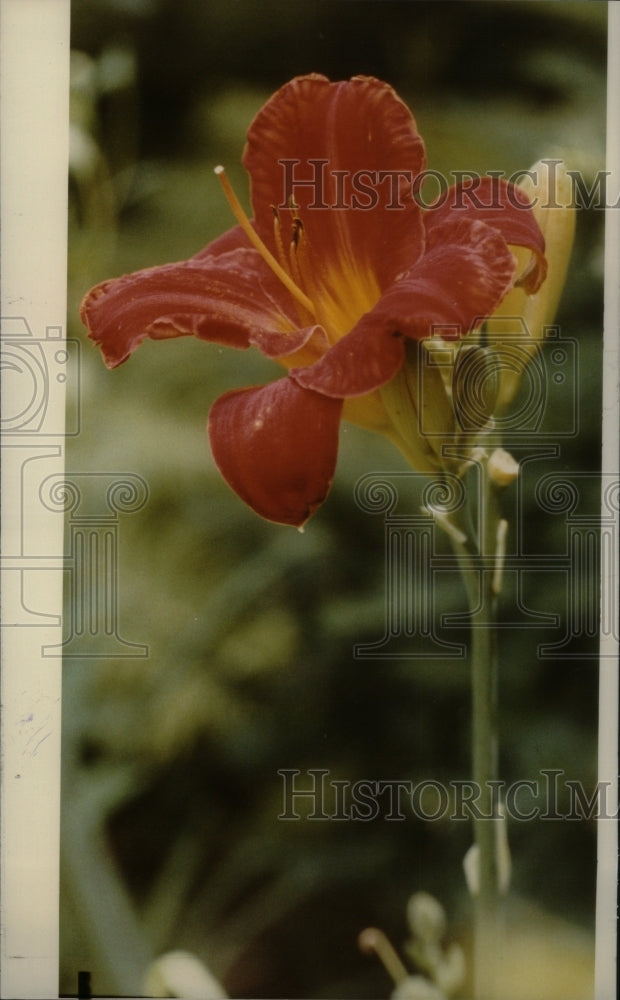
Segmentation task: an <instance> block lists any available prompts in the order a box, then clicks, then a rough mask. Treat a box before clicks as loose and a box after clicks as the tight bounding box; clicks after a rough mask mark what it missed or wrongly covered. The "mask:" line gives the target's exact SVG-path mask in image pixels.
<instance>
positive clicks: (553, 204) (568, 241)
mask: <svg viewBox="0 0 620 1000" xmlns="http://www.w3.org/2000/svg"><path fill="white" fill-rule="evenodd" d="M519 186H520V187H521V188H522V189H523V190H524V191H525V193H526V194H527V195H528V196H529V197H530V199H531V200H532V202H533V205H534V208H533V211H534V216H535V218H536V221H537V222H538V225H539V226H540V228H541V230H542V233H543V236H544V238H545V256H546V258H547V264H548V271H547V277H546V278H545V280H544V282H543V283H542V285H541V287H540V289H539V290H538V291H537V292H536V294H534V295H528V294H527V293H526V292H525V291H524V290H523V289H522V288H519V287H516V288H514V289H513V290H512V291H511V292H509V293H508V295H507V296H506V298H505V299H504V300H503V302H502V303H501V304H500V306H499V308H498V309H497V310H496V312H495V313H494V314H493V317H492V320H493V321H492V323H491V324H490V329H489V336H490V340H491V343H492V342H493V340H495V339H496V340H497V342H498V352H499V354H500V357H501V353H502V350H501V341H502V337H503V336H506V337H507V338H508V340H509V344H508V343H507V347H506V351H507V355H509V363H507V364H506V365H501V364H500V385H499V394H498V399H497V406H498V409H499V410H502V409H504V408H505V407H506V406H507V405H508V404H509V403H510V401H511V400H512V399H513V398H514V396H515V394H516V392H517V390H518V388H519V384H520V382H521V377H522V375H523V371H524V369H525V366H526V364H527V362H528V360H529V358H530V357H531V356H532V355H533V354H534V353H535V352H536V351H537V350H538V348H539V346H540V344H541V342H542V341H543V340H544V336H545V328H546V327H548V326H549V325H550V324H551V323H552V322H553V320H554V317H555V314H556V311H557V307H558V304H559V301H560V296H561V294H562V289H563V287H564V282H565V280H566V272H567V269H568V264H569V260H570V255H571V250H572V246H573V240H574V235H575V207H574V198H573V190H572V182H571V178H570V177H569V175H568V173H567V171H566V168H565V166H564V164H563V163H562V162H561V161H558V160H539V161H538V163H535V164H534V166H533V167H531V169H530V170H528V171H527V172H526V174H525V176H524V179H523V181H522V182H521V183H520V184H519ZM512 249H513V253H514V254H515V256H516V258H517V261H518V263H519V270H520V271H522V270H524V269H525V267H526V266H527V262H528V258H529V254H528V252H527V251H524V250H523V249H522V248H519V247H516V248H515V247H513V248H512ZM521 320H522V321H523V323H522V322H521Z"/></svg>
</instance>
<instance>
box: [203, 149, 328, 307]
mask: <svg viewBox="0 0 620 1000" xmlns="http://www.w3.org/2000/svg"><path fill="white" fill-rule="evenodd" d="M215 173H216V174H217V177H218V180H219V182H220V184H221V185H222V188H223V190H224V194H225V195H226V199H227V201H228V204H229V205H230V207H231V209H232V212H233V215H234V216H235V218H236V219H237V222H238V223H239V225H240V226H241V228H242V229H243V231H244V233H245V234H246V236H247V238H248V239H249V241H250V243H251V244H252V246H253V247H254V248H255V249H256V250H258V252H259V254H260V255H261V257H262V258H263V260H264V261H265V263H266V264H268V265H269V267H270V268H271V270H272V271H273V273H274V274H275V275H276V277H278V278H279V279H280V281H281V282H282V284H283V285H285V287H286V288H288V290H289V292H290V293H291V295H293V296H294V298H296V299H297V301H298V302H299V303H300V305H302V306H303V307H304V309H307V311H308V312H309V313H311V315H312V316H314V315H315V310H314V306H313V305H312V302H311V301H310V299H309V298H308V296H307V295H304V293H303V292H302V291H301V289H300V288H298V287H297V285H296V284H295V282H294V281H293V279H292V278H291V276H290V275H289V274H287V273H286V271H285V270H284V268H283V267H281V265H280V264H278V261H277V260H276V258H275V257H274V256H273V254H272V253H271V252H270V251H269V250H268V249H267V247H266V246H265V244H264V243H263V241H262V240H261V238H260V236H259V235H258V233H257V232H256V230H255V229H253V227H252V225H251V223H250V220H249V219H248V217H247V215H246V214H245V212H244V210H243V208H242V206H241V203H240V201H239V199H238V198H237V196H236V194H235V192H234V191H233V189H232V187H231V185H230V181H229V180H228V178H227V176H226V172H225V170H224V167H215Z"/></svg>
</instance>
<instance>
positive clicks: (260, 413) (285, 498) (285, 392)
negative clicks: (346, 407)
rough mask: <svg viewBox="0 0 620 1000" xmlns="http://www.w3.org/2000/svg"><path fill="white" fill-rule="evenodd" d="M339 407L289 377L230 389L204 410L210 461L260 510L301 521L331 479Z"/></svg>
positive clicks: (323, 494)
mask: <svg viewBox="0 0 620 1000" xmlns="http://www.w3.org/2000/svg"><path fill="white" fill-rule="evenodd" d="M341 410H342V403H341V401H340V400H336V399H329V398H328V397H326V396H322V395H320V394H319V393H316V392H309V391H308V390H306V389H302V388H300V387H299V386H298V385H296V384H295V382H293V381H292V380H291V379H289V378H283V379H279V381H277V382H273V383H271V385H267V386H264V387H260V388H249V389H236V390H233V391H232V392H228V393H226V394H225V395H224V396H221V397H220V398H219V399H217V400H216V401H215V403H214V404H213V406H212V407H211V412H210V413H209V422H208V431H209V439H210V442H211V450H212V452H213V457H214V459H215V463H216V465H217V466H218V468H219V470H220V472H221V474H222V475H223V477H224V479H226V481H227V482H228V484H229V485H230V486H231V487H232V489H233V490H234V491H235V492H236V493H237V494H238V495H239V496H240V497H241V499H242V500H244V501H245V503H247V504H248V505H249V506H250V507H252V508H253V510H255V511H256V513H257V514H260V515H261V517H266V518H267V519H268V520H270V521H276V522H277V523H279V524H292V525H295V526H296V527H302V525H304V524H305V522H306V521H307V520H308V518H309V517H310V516H311V515H312V513H313V512H314V511H315V510H316V508H317V507H318V506H319V505H320V504H321V503H322V502H323V500H324V499H325V497H326V496H327V494H328V492H329V489H330V486H331V484H332V480H333V478H334V471H335V468H336V458H337V455H338V429H339V425H340V415H341Z"/></svg>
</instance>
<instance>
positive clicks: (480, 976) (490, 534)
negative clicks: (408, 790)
mask: <svg viewBox="0 0 620 1000" xmlns="http://www.w3.org/2000/svg"><path fill="white" fill-rule="evenodd" d="M478 468H479V473H480V503H479V533H478V534H479V538H478V542H477V544H476V546H475V547H474V546H473V545H472V543H471V542H468V543H465V544H463V545H461V546H459V545H456V546H455V549H456V551H457V555H458V557H459V563H460V568H461V572H462V576H463V580H464V583H465V588H466V590H467V596H468V603H469V610H470V616H471V617H470V626H471V684H472V771H473V774H472V777H473V781H474V783H475V787H476V789H477V790H479V792H480V796H479V798H478V800H477V803H476V804H477V806H478V809H479V814H477V815H475V816H474V821H473V823H474V843H475V844H476V847H477V850H478V859H477V860H478V882H479V884H478V891H477V894H476V897H475V909H474V1000H497V998H498V996H499V993H498V977H497V966H498V957H499V952H500V948H501V940H500V914H499V887H498V870H497V847H496V827H497V822H496V821H493V820H491V819H490V817H491V816H494V815H497V802H496V794H495V789H496V788H497V786H496V785H494V782H496V781H497V778H498V751H497V747H498V731H497V730H498V721H497V714H498V713H497V603H498V594H497V590H498V578H497V575H496V573H495V570H496V563H497V559H498V531H499V526H500V513H499V489H498V487H497V486H496V485H495V484H494V483H493V482H492V481H491V480H490V478H489V476H488V473H487V468H486V463H485V462H481V463H480V465H479V466H478Z"/></svg>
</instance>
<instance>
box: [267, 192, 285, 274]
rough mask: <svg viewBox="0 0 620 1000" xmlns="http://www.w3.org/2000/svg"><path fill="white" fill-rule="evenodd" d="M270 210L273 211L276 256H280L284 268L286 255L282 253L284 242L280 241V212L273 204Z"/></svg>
mask: <svg viewBox="0 0 620 1000" xmlns="http://www.w3.org/2000/svg"><path fill="white" fill-rule="evenodd" d="M271 211H272V212H273V238H274V241H275V244H276V250H277V251H278V257H279V258H280V263H281V265H282V267H283V268H284V269H285V270H286V255H285V253H284V243H283V242H282V227H281V225H280V213H279V212H278V210H277V208H276V207H275V205H272V206H271Z"/></svg>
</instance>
